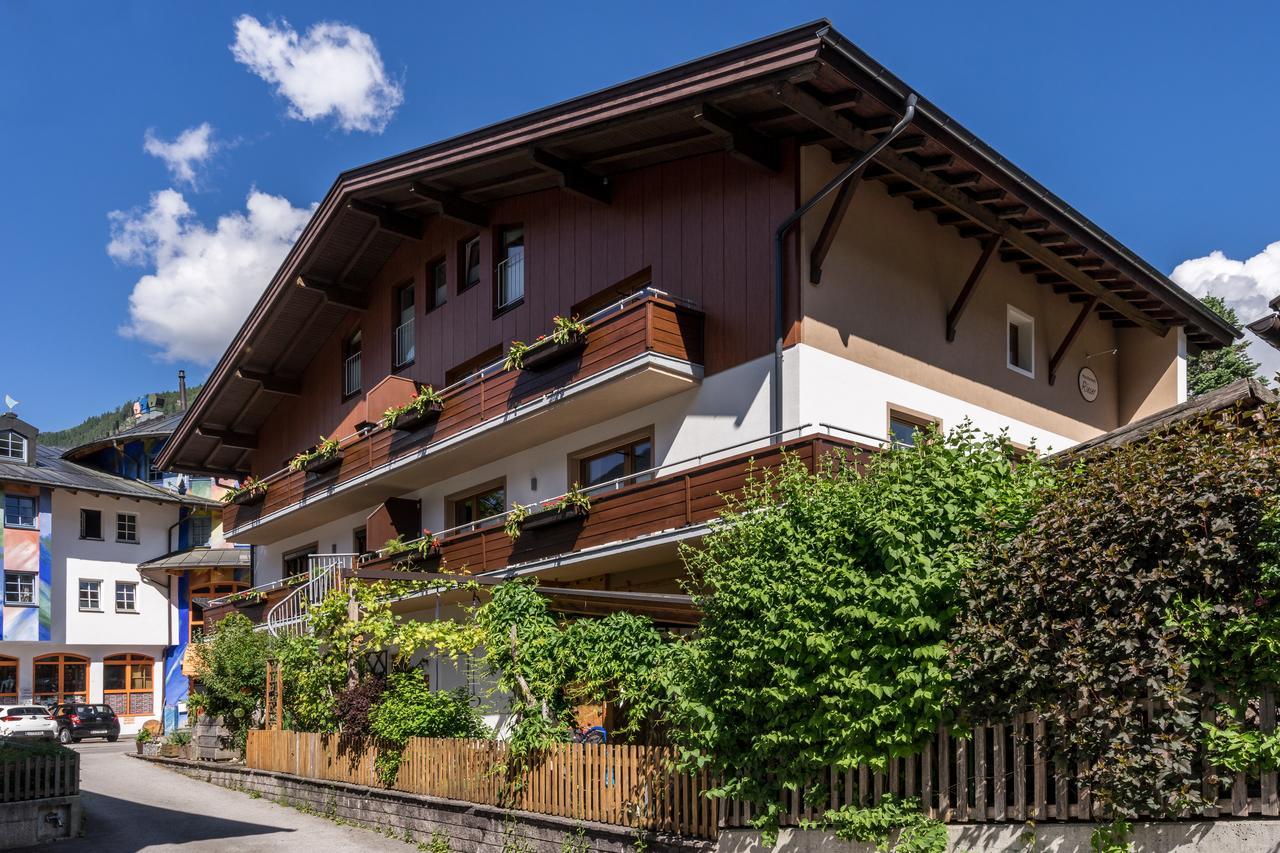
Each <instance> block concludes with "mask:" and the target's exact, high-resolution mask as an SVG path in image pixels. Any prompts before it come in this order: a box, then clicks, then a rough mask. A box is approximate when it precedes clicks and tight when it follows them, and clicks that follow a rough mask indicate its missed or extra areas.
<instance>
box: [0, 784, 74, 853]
mask: <svg viewBox="0 0 1280 853" xmlns="http://www.w3.org/2000/svg"><path fill="white" fill-rule="evenodd" d="M81 820H82V815H81V811H80V796H79V795H78V794H77V795H75V796H72V797H49V798H47V799H44V800H23V801H21V802H16V803H0V850H11V849H13V848H15V847H30V846H32V845H34V844H41V843H43V842H46V841H57V840H59V839H63V838H75V837H76V836H78V835H79V834H80V824H81Z"/></svg>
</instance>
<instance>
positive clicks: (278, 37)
mask: <svg viewBox="0 0 1280 853" xmlns="http://www.w3.org/2000/svg"><path fill="white" fill-rule="evenodd" d="M231 52H232V54H233V55H234V56H235V58H236V61H237V62H240V63H242V64H244V65H246V66H248V68H249V70H250V71H252V72H253V73H254V74H257V75H258V76H259V77H261V78H262V79H263V80H266V81H267V82H268V83H271V84H274V85H275V87H276V91H277V92H278V93H279V94H281V95H283V96H284V97H285V98H286V99H287V100H288V101H289V115H290V116H292V117H293V118H296V119H302V120H304V121H319V120H320V119H322V118H325V117H326V116H330V115H332V116H333V117H334V118H335V119H336V120H337V122H338V126H339V127H341V128H342V129H343V130H346V131H352V130H366V131H371V132H373V133H381V132H382V130H383V129H384V128H385V127H386V126H387V122H388V121H390V120H391V117H392V115H394V114H395V111H396V108H397V107H399V106H400V103H401V102H402V101H403V100H404V90H403V89H402V88H401V87H400V84H399V83H398V82H396V81H395V80H392V79H391V78H390V77H388V76H387V71H386V68H384V67H383V65H382V56H381V55H380V54H379V53H378V48H377V45H375V44H374V43H373V39H372V38H370V37H369V35H368V33H365V32H363V31H361V30H358V29H356V28H355V27H352V26H349V25H347V24H339V23H335V22H332V21H322V22H321V23H318V24H316V25H314V26H312V27H311V29H309V30H307V32H306V34H305V35H299V33H298V31H297V30H295V29H294V28H293V27H291V26H289V23H288V22H287V21H283V20H282V21H280V22H278V23H270V24H263V23H262V22H260V21H259V20H258V19H257V18H255V17H253V16H252V15H241V16H240V17H239V18H238V19H236V40H235V44H233V45H231Z"/></svg>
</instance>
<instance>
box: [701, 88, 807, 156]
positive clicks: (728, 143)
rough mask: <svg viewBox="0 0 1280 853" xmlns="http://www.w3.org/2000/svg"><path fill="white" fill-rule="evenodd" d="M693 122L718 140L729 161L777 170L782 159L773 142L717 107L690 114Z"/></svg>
mask: <svg viewBox="0 0 1280 853" xmlns="http://www.w3.org/2000/svg"><path fill="white" fill-rule="evenodd" d="M828 109H830V108H829V107H828ZM693 120H694V121H695V122H697V123H698V124H699V125H701V126H702V127H703V128H705V129H706V130H707V131H709V132H711V133H712V134H714V135H716V136H718V137H720V139H721V140H722V141H723V142H724V148H725V150H726V151H728V152H729V154H730V155H732V156H733V157H735V158H737V159H739V160H742V161H744V162H746V163H751V164H753V165H756V166H759V167H760V168H762V169H765V170H767V171H770V172H777V171H778V170H779V169H780V168H781V166H782V158H781V156H780V155H779V153H778V143H777V142H775V141H774V140H772V139H770V138H769V137H767V136H765V135H764V134H762V133H760V132H759V131H758V130H755V129H754V128H752V127H750V126H748V125H746V124H744V123H743V122H741V121H739V120H738V119H736V118H734V117H733V116H731V115H729V114H728V113H726V112H725V111H724V110H722V109H720V108H719V107H716V106H713V105H711V104H708V103H703V104H702V105H701V106H700V107H698V110H697V111H696V112H695V113H694V114H693Z"/></svg>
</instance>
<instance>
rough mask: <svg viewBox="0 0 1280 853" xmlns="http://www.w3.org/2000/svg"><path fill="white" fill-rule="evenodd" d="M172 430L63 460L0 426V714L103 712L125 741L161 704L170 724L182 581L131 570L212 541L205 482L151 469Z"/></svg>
mask: <svg viewBox="0 0 1280 853" xmlns="http://www.w3.org/2000/svg"><path fill="white" fill-rule="evenodd" d="M176 421H177V417H176V416H175V417H170V418H153V419H148V420H144V421H143V422H141V423H139V424H137V425H136V426H134V427H133V428H131V429H129V430H127V431H125V432H123V433H120V434H117V435H115V436H112V437H111V438H109V439H106V440H103V441H101V442H94V443H91V444H88V445H85V446H83V447H79V448H75V449H74V450H71V451H65V452H64V451H63V450H61V449H58V448H54V447H47V446H43V445H42V444H41V443H40V439H39V433H38V431H37V430H36V429H35V428H34V427H32V426H31V425H30V424H27V423H25V422H23V421H22V420H20V419H18V418H17V417H16V416H15V415H14V414H13V413H12V412H10V413H6V414H3V415H0V495H2V496H3V504H4V525H3V528H2V530H3V533H2V534H0V571H2V572H3V578H4V589H3V602H4V603H3V609H2V610H0V704H3V703H5V702H32V701H34V702H39V703H41V704H46V705H52V704H55V703H61V702H93V703H106V704H109V705H111V706H112V707H114V708H115V709H116V712H117V713H118V714H119V715H120V718H121V723H122V730H123V731H124V732H125V733H131V732H133V731H136V729H137V728H138V727H139V726H141V725H142V723H143V722H145V721H146V720H149V719H160V718H161V716H162V712H163V709H164V708H165V706H166V704H168V705H169V706H170V707H171V708H173V710H174V712H175V714H174V715H173V716H175V717H176V712H177V711H178V710H179V707H178V706H179V703H180V702H183V701H185V698H186V683H185V678H181V679H177V678H173V677H167V673H168V672H169V671H170V670H173V669H176V671H177V672H178V674H179V675H180V674H181V668H180V666H177V667H173V666H172V664H173V663H174V652H175V649H178V648H179V647H180V646H181V645H182V643H183V642H184V641H185V637H182V636H181V634H180V632H181V630H182V629H184V628H185V625H184V623H183V616H184V614H185V612H186V601H185V599H184V598H182V597H181V596H180V595H179V587H180V578H177V577H172V576H170V575H168V574H160V575H159V577H157V578H152V577H146V576H144V575H143V574H142V573H141V572H140V571H139V568H138V567H139V564H140V563H144V562H147V561H150V560H153V559H155V558H161V557H164V556H166V555H168V556H170V557H172V556H173V555H174V554H175V552H176V553H182V552H185V551H188V550H189V549H190V548H191V547H192V546H193V545H200V546H206V547H207V546H209V545H211V544H212V545H215V546H216V545H220V544H221V541H220V540H221V523H220V520H219V519H218V517H217V511H218V507H219V506H220V504H219V503H218V502H217V501H216V500H214V499H213V497H212V493H211V489H212V487H213V481H211V480H202V481H197V482H195V483H193V482H192V480H191V479H190V478H181V479H177V478H173V477H166V476H165V475H163V474H160V473H158V472H154V471H153V469H152V467H151V464H150V463H151V461H152V460H153V459H154V458H155V454H156V452H157V450H158V448H159V446H160V445H161V444H163V442H164V440H165V439H166V438H167V437H168V434H169V432H170V431H172V428H173V425H174V424H175V423H176ZM211 540H212V541H211ZM235 556H237V557H240V556H243V557H246V558H247V554H245V553H244V552H235ZM246 562H247V559H246ZM246 570H247V566H246ZM167 663H168V664H170V665H171V666H168V667H167V666H166V664H167ZM171 722H172V720H171Z"/></svg>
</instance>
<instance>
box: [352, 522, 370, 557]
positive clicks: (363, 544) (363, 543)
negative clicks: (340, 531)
mask: <svg viewBox="0 0 1280 853" xmlns="http://www.w3.org/2000/svg"><path fill="white" fill-rule="evenodd" d="M351 551H352V553H354V554H367V553H369V533H368V531H367V530H365V529H364V528H363V527H357V528H356V529H355V530H353V531H351Z"/></svg>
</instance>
